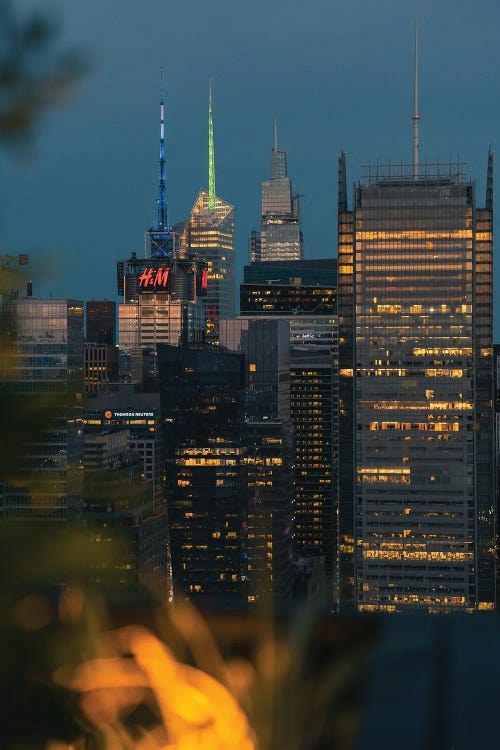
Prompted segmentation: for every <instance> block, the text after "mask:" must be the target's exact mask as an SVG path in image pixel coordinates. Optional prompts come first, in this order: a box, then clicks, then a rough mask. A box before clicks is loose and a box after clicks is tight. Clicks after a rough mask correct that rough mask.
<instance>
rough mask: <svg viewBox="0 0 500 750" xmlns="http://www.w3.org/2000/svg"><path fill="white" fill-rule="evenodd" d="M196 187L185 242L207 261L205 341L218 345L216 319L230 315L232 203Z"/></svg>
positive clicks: (232, 260)
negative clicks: (196, 195)
mask: <svg viewBox="0 0 500 750" xmlns="http://www.w3.org/2000/svg"><path fill="white" fill-rule="evenodd" d="M209 197H210V196H209V194H208V192H207V191H206V190H200V192H199V193H198V197H197V198H196V201H195V204H194V206H193V208H192V211H191V216H190V218H189V225H188V229H187V238H188V239H187V243H188V247H189V249H190V250H191V252H195V253H198V255H199V257H200V258H202V259H203V260H204V261H206V263H207V267H208V283H207V286H206V296H205V300H204V302H205V314H206V340H207V343H209V344H218V341H219V334H218V330H219V329H218V321H219V319H220V318H230V317H232V316H233V315H234V283H235V267H234V264H235V257H234V206H231V205H230V204H229V203H226V202H225V201H223V200H221V199H220V198H217V196H214V202H215V205H214V207H213V208H210V205H209Z"/></svg>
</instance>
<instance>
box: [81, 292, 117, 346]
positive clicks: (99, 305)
mask: <svg viewBox="0 0 500 750" xmlns="http://www.w3.org/2000/svg"><path fill="white" fill-rule="evenodd" d="M85 323H86V326H85V341H87V342H88V343H90V344H107V345H108V346H115V344H116V302H111V301H110V300H89V301H88V302H87V303H86V305H85Z"/></svg>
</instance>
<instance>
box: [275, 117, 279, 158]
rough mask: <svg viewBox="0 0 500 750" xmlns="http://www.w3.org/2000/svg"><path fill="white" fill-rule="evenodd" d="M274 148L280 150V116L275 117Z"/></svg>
mask: <svg viewBox="0 0 500 750" xmlns="http://www.w3.org/2000/svg"><path fill="white" fill-rule="evenodd" d="M274 150H275V151H278V118H277V117H275V118H274Z"/></svg>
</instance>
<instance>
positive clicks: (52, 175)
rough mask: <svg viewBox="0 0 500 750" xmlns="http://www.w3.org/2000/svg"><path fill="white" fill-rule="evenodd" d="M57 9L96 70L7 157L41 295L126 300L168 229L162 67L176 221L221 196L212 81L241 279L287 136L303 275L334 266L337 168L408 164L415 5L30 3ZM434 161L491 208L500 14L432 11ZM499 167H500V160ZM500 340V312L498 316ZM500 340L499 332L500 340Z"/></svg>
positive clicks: (407, 0)
mask: <svg viewBox="0 0 500 750" xmlns="http://www.w3.org/2000/svg"><path fill="white" fill-rule="evenodd" d="M16 5H17V7H18V8H19V9H20V11H21V12H22V11H24V10H26V9H28V8H30V7H40V6H41V7H45V8H49V9H51V10H52V11H53V12H54V14H55V15H56V16H57V17H58V18H59V19H60V21H61V42H64V45H65V46H78V47H81V48H83V50H84V51H85V52H86V54H87V57H88V58H89V60H90V62H91V70H90V72H89V74H88V75H87V76H86V78H85V79H84V80H83V82H82V83H81V84H80V85H79V86H78V88H77V90H76V91H75V93H74V95H73V96H72V97H71V99H70V100H69V101H68V102H67V103H66V104H65V105H64V107H63V108H59V109H56V110H52V111H51V112H50V114H49V115H48V116H47V117H45V118H44V120H43V121H42V122H41V123H40V127H39V128H38V132H37V134H36V137H35V138H34V140H33V143H32V145H31V147H29V148H26V149H25V152H24V153H23V154H22V155H19V154H18V155H9V154H5V152H4V153H2V154H1V156H0V170H1V171H0V181H1V182H0V185H1V198H0V252H12V253H18V252H29V253H30V255H31V257H32V259H33V260H34V261H35V264H36V266H37V268H38V271H37V277H38V280H36V281H35V284H36V288H35V293H38V294H47V293H48V292H52V293H53V294H54V295H57V296H69V295H72V296H74V297H77V298H80V299H89V298H92V297H95V298H96V299H100V298H105V297H106V298H115V295H116V283H115V263H116V260H117V259H120V258H124V257H128V256H129V255H130V252H131V251H132V250H136V251H138V253H141V252H142V248H143V233H144V231H145V229H147V228H148V227H149V226H150V225H151V224H152V223H153V222H154V219H155V215H156V204H155V200H156V193H157V159H158V130H159V125H158V89H159V71H160V66H161V65H164V66H165V67H166V70H167V74H166V78H167V118H168V120H167V168H168V178H167V179H168V183H167V191H168V207H169V218H170V221H171V222H172V223H173V222H175V221H179V220H181V219H183V218H185V217H187V216H188V214H189V211H190V209H191V206H192V204H193V202H194V199H195V197H196V194H197V191H198V189H199V188H200V187H202V186H205V187H206V185H207V97H208V81H209V78H210V77H212V79H213V90H214V116H215V148H216V179H217V193H218V194H219V195H220V197H221V198H223V199H224V200H227V201H229V202H230V203H233V204H234V205H235V206H236V249H237V259H238V262H237V265H238V269H239V273H241V269H242V266H243V264H244V263H246V262H247V238H248V233H249V231H250V230H251V228H252V227H253V226H258V223H259V210H260V183H261V181H262V180H263V179H265V178H267V176H268V173H269V162H270V150H271V147H272V142H273V121H274V117H275V116H277V118H278V122H279V142H280V146H281V147H282V148H284V149H285V150H286V151H287V154H288V166H289V173H290V175H291V177H292V181H293V187H294V190H295V191H297V192H299V193H301V194H303V195H304V196H305V197H304V199H303V203H302V211H303V229H304V245H305V253H306V257H309V258H311V257H328V256H330V257H331V256H333V255H336V199H337V187H336V159H337V154H338V151H339V149H340V148H341V147H342V148H344V150H345V151H346V154H347V161H348V178H349V182H350V183H352V182H353V181H354V180H357V179H359V177H360V175H361V171H360V167H361V165H363V164H366V163H367V162H368V160H369V159H370V158H371V159H372V160H375V159H377V157H378V158H379V159H380V160H381V161H382V162H386V161H387V160H388V159H389V158H391V159H392V160H393V161H400V160H401V157H403V159H404V160H405V161H410V158H411V119H410V117H411V112H412V65H413V60H412V58H413V18H414V0H376V1H375V0H356V1H353V2H345V0H308V2H304V0H232V1H231V0H209V2H207V1H206V0H176V1H174V0H51V2H42V1H41V0H40V1H39V2H35V0H18V1H17V3H16ZM420 17H421V31H420V40H421V66H420V90H421V97H420V112H421V116H422V120H421V156H422V159H423V158H425V157H426V156H427V158H428V159H429V161H435V160H436V158H437V157H439V158H440V159H441V160H442V161H447V160H448V159H449V158H450V157H451V158H453V159H455V160H456V158H457V156H458V155H459V156H460V157H461V159H462V160H463V161H465V162H466V163H467V165H468V170H469V173H470V174H471V175H472V176H473V177H474V178H475V179H476V180H477V188H478V204H479V205H481V204H483V203H484V191H485V173H486V156H487V149H488V145H489V144H490V143H491V144H492V146H493V148H494V149H495V145H496V143H497V132H498V125H499V121H500V102H499V97H498V78H499V49H500V3H499V2H498V0H475V1H474V2H471V0H433V2H431V0H420ZM496 156H497V158H500V154H499V153H496ZM497 324H500V310H497ZM498 330H499V331H500V329H498Z"/></svg>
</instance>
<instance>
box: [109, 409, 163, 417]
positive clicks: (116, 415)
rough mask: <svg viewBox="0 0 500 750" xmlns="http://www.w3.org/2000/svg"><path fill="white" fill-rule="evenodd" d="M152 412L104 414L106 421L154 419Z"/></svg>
mask: <svg viewBox="0 0 500 750" xmlns="http://www.w3.org/2000/svg"><path fill="white" fill-rule="evenodd" d="M152 418H154V412H152V411H110V410H109V409H107V410H106V411H105V412H104V419H152Z"/></svg>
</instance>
